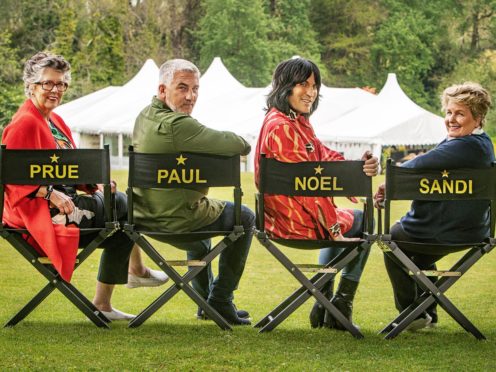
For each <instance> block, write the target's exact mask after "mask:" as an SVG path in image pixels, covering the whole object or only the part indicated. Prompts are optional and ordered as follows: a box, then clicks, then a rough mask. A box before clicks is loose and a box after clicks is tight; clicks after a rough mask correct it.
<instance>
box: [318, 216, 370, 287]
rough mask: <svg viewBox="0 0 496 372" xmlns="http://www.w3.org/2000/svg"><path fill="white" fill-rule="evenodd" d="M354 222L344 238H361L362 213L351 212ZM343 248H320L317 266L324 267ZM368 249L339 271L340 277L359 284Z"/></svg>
mask: <svg viewBox="0 0 496 372" xmlns="http://www.w3.org/2000/svg"><path fill="white" fill-rule="evenodd" d="M353 215H354V220H353V225H352V226H351V229H350V230H349V231H347V232H346V233H345V234H344V236H345V237H347V238H361V237H362V231H363V222H364V221H363V211H361V210H358V209H355V210H353ZM343 250H344V248H322V249H321V250H320V255H319V264H320V265H325V264H327V263H328V262H329V261H331V260H332V259H334V258H335V257H337V255H338V254H340V253H341V252H342V251H343ZM369 253H370V249H369V248H367V249H364V250H362V251H361V252H360V254H359V255H358V256H357V257H355V258H354V259H353V260H352V261H351V262H350V263H348V264H347V265H346V266H345V267H344V268H343V270H342V271H341V277H342V278H346V279H348V280H351V281H353V282H359V281H360V277H361V276H362V273H363V269H364V267H365V264H366V263H367V259H368V258H369Z"/></svg>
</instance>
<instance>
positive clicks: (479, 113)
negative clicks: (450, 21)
mask: <svg viewBox="0 0 496 372" xmlns="http://www.w3.org/2000/svg"><path fill="white" fill-rule="evenodd" d="M450 101H454V102H456V103H461V104H463V105H465V106H467V107H468V108H469V109H470V112H471V113H472V116H473V117H474V118H475V119H477V118H480V119H481V127H482V125H483V124H484V122H485V118H486V115H487V112H488V111H489V108H490V107H491V104H492V102H491V95H490V94H489V92H488V91H487V90H486V89H485V88H483V87H482V86H481V85H480V84H478V83H474V82H472V81H466V82H464V83H462V84H455V85H452V86H450V87H448V88H446V89H445V90H444V91H443V94H442V95H441V104H442V108H443V111H446V106H448V104H449V102H450Z"/></svg>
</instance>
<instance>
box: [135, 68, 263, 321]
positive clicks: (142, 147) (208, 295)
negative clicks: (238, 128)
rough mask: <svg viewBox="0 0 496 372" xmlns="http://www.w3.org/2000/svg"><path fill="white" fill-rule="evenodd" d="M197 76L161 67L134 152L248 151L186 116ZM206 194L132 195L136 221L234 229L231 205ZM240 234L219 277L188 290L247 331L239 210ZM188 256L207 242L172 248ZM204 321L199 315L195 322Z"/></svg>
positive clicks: (249, 222)
mask: <svg viewBox="0 0 496 372" xmlns="http://www.w3.org/2000/svg"><path fill="white" fill-rule="evenodd" d="M199 83H200V71H199V70H198V68H197V67H196V66H195V65H194V64H193V63H191V62H189V61H186V60H183V59H173V60H170V61H167V62H165V63H164V64H163V65H162V66H161V67H160V72H159V85H158V92H157V95H156V96H155V97H153V99H152V103H151V104H150V105H149V106H147V107H145V108H144V109H143V111H141V113H140V114H139V116H138V117H137V119H136V123H135V126H134V132H133V145H134V148H135V151H138V152H144V153H177V152H196V153H205V154H216V155H225V156H232V155H237V154H241V155H246V154H248V153H249V152H250V145H249V144H248V143H247V142H246V141H245V140H244V139H243V138H241V137H239V136H237V135H236V134H234V133H232V132H220V131H216V130H213V129H210V128H207V127H205V126H203V125H202V124H200V123H199V122H198V121H197V120H195V119H193V118H192V117H191V116H190V115H191V113H192V111H193V108H194V106H195V103H196V99H197V98H198V88H199ZM207 191H208V189H207V190H202V191H198V190H185V189H160V190H158V189H147V190H144V189H135V196H134V201H135V212H134V216H135V220H136V223H137V224H139V225H140V226H143V227H146V228H148V229H151V230H155V231H171V232H185V231H194V230H202V231H222V230H230V229H232V228H233V226H234V204H233V203H231V202H226V201H220V200H216V199H210V198H207V196H206V195H207ZM241 222H242V224H243V226H244V229H245V234H244V235H243V236H242V237H241V238H240V239H238V240H237V241H236V242H234V243H233V244H232V245H230V246H229V247H228V248H226V249H225V250H224V251H223V252H222V253H221V255H220V259H219V275H218V276H217V278H215V279H213V274H212V269H211V267H210V265H208V266H207V268H205V269H204V270H203V271H201V272H200V274H199V275H197V276H196V278H195V279H193V281H192V285H193V287H194V288H195V289H196V290H197V291H198V293H200V294H201V295H202V296H203V297H204V298H205V299H207V300H208V303H209V304H210V305H211V306H212V307H213V308H214V309H215V310H217V311H218V312H219V313H220V314H221V315H222V316H223V317H224V318H225V319H226V320H227V321H228V322H229V323H230V324H233V325H249V324H250V320H249V314H248V313H247V312H246V311H244V310H237V309H236V306H235V305H234V304H233V302H232V300H233V291H234V290H235V289H236V288H237V286H238V283H239V280H240V278H241V275H242V273H243V270H244V266H245V263H246V259H247V256H248V251H249V249H250V245H251V239H252V230H253V226H254V222H255V216H254V214H253V212H252V211H251V210H250V209H248V208H247V207H245V206H242V210H241ZM175 245H176V246H177V247H178V248H180V249H183V250H186V251H187V252H188V259H190V260H199V259H202V258H203V257H204V256H205V255H206V254H207V252H208V251H209V250H210V248H211V242H210V239H206V240H201V241H196V242H190V243H178V244H175ZM203 316H204V314H203V312H202V310H201V309H198V317H199V318H202V317H203Z"/></svg>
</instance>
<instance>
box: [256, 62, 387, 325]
mask: <svg viewBox="0 0 496 372" xmlns="http://www.w3.org/2000/svg"><path fill="white" fill-rule="evenodd" d="M320 87H321V77H320V71H319V69H318V67H317V66H316V65H315V64H314V63H313V62H312V61H309V60H307V59H304V58H293V59H289V60H287V61H284V62H281V63H280V64H279V65H278V66H277V68H276V70H275V72H274V76H273V80H272V91H271V92H270V94H269V95H268V98H267V114H266V115H265V120H264V123H263V126H262V129H261V131H260V136H259V137H258V143H257V148H256V155H255V181H256V183H257V185H258V166H259V161H260V155H261V154H265V155H266V156H267V157H268V158H275V159H277V160H279V161H282V162H287V163H296V162H304V161H340V160H344V158H343V156H342V155H341V154H340V153H338V152H336V151H333V150H331V149H329V148H327V147H326V146H324V144H323V143H322V142H321V141H320V140H319V139H318V138H317V137H316V136H315V133H314V131H313V128H312V125H311V124H310V121H309V117H310V115H311V114H312V113H314V112H315V110H316V109H317V107H318V104H319V92H320ZM362 160H364V161H365V164H364V168H363V171H364V172H365V174H366V175H367V176H375V175H376V174H377V171H378V161H377V158H376V157H373V156H372V154H371V153H370V152H369V151H367V152H366V153H365V154H364V155H363V158H362ZM264 213H265V216H266V218H265V223H266V226H265V229H266V230H267V231H268V232H269V233H270V234H271V235H272V236H273V237H275V238H284V239H322V240H324V239H328V240H332V241H346V240H354V239H358V237H359V236H360V232H361V231H362V225H363V212H362V211H361V210H357V209H355V210H352V209H344V208H338V207H336V205H335V204H334V201H333V200H332V198H323V197H288V196H283V195H271V196H266V198H265V211H264ZM341 251H342V249H339V248H324V249H322V250H321V252H320V257H319V263H320V264H322V265H325V264H327V263H328V262H329V261H331V260H332V259H333V258H334V257H336V256H337V255H338V254H339V253H340V252H341ZM368 255H369V250H364V251H362V252H361V253H360V255H359V256H358V257H357V258H356V259H354V260H353V261H352V262H350V263H349V264H348V265H347V266H346V267H345V268H344V269H343V271H342V275H341V280H340V283H339V287H338V289H337V291H336V293H334V288H333V287H334V282H333V281H332V282H330V283H329V284H328V285H327V286H326V287H325V288H323V293H324V295H326V296H327V297H328V298H329V299H330V300H331V301H332V303H333V304H334V305H335V306H336V307H337V308H338V309H339V310H340V311H341V312H342V313H343V315H344V316H346V317H347V318H348V319H349V320H350V321H351V320H352V309H353V299H354V297H355V293H356V290H357V288H358V283H359V281H360V277H361V275H362V272H363V269H364V267H365V263H366V262H367V258H368ZM310 324H311V326H312V327H314V328H315V327H322V326H326V327H329V328H335V329H338V330H344V329H345V328H344V327H343V326H342V325H341V323H339V322H338V321H337V320H336V319H334V317H332V316H331V315H330V314H329V313H328V312H327V311H325V309H324V308H323V307H322V306H321V305H320V304H319V303H318V302H316V303H315V305H314V307H313V308H312V311H311V313H310Z"/></svg>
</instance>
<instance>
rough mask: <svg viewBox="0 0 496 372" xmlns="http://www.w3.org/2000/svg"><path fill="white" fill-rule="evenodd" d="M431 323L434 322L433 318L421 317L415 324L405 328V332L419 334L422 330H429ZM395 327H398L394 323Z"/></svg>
mask: <svg viewBox="0 0 496 372" xmlns="http://www.w3.org/2000/svg"><path fill="white" fill-rule="evenodd" d="M431 321H432V318H431V316H430V315H429V314H424V315H422V316H420V318H417V319H415V320H414V321H413V322H411V323H410V324H408V325H407V326H406V328H405V331H409V332H417V331H418V330H420V329H422V328H429V325H430V324H431ZM393 325H394V326H396V323H393Z"/></svg>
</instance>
